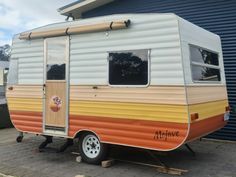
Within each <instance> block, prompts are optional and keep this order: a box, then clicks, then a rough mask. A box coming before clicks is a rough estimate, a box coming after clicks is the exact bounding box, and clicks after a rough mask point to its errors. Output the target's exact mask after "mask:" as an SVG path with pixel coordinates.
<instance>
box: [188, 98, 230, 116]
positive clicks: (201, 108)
mask: <svg viewBox="0 0 236 177" xmlns="http://www.w3.org/2000/svg"><path fill="white" fill-rule="evenodd" d="M226 106H228V101H227V100H220V101H214V102H208V103H201V104H195V105H190V106H189V111H190V114H191V113H198V115H199V119H198V120H203V119H206V118H209V117H213V116H216V115H220V114H223V113H225V107H226Z"/></svg>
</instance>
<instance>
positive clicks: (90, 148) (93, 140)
mask: <svg viewBox="0 0 236 177" xmlns="http://www.w3.org/2000/svg"><path fill="white" fill-rule="evenodd" d="M82 148H83V152H84V153H85V155H86V156H87V157H89V158H96V157H97V156H98V154H99V153H100V142H99V140H98V138H97V137H96V136H95V135H87V136H86V137H84V140H83V143H82Z"/></svg>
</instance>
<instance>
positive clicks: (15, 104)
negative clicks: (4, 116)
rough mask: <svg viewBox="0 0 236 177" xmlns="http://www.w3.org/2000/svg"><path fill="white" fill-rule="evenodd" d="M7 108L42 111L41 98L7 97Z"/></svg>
mask: <svg viewBox="0 0 236 177" xmlns="http://www.w3.org/2000/svg"><path fill="white" fill-rule="evenodd" d="M7 102H8V108H9V110H10V111H33V112H42V111H43V100H42V99H36V98H8V99H7Z"/></svg>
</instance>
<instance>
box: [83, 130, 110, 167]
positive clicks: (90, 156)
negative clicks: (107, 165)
mask: <svg viewBox="0 0 236 177" xmlns="http://www.w3.org/2000/svg"><path fill="white" fill-rule="evenodd" d="M79 150H80V154H81V157H82V159H83V160H84V161H85V162H87V163H91V164H99V163H100V162H101V161H102V160H104V159H105V158H106V155H107V145H106V144H103V143H101V142H100V141H99V139H98V137H97V136H96V135H95V134H93V133H84V134H82V135H81V136H80V138H79Z"/></svg>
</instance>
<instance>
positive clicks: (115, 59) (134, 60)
mask: <svg viewBox="0 0 236 177" xmlns="http://www.w3.org/2000/svg"><path fill="white" fill-rule="evenodd" d="M148 53H149V52H148V50H133V51H119V52H110V53H109V84H110V85H147V84H148V79H149V78H148Z"/></svg>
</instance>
